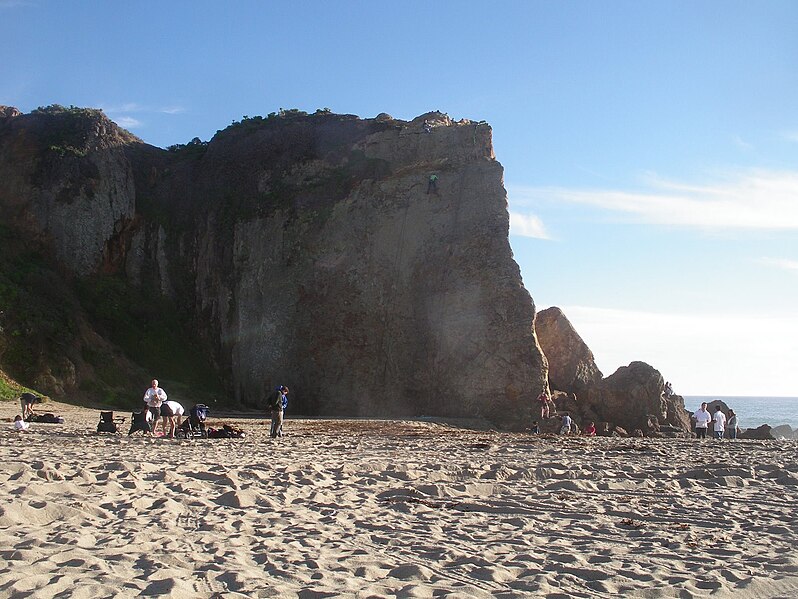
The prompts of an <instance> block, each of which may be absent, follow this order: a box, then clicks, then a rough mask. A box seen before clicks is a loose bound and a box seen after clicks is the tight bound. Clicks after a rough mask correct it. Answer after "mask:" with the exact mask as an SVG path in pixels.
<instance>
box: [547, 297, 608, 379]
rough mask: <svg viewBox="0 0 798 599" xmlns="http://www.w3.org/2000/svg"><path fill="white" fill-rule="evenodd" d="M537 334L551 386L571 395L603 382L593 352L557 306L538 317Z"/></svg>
mask: <svg viewBox="0 0 798 599" xmlns="http://www.w3.org/2000/svg"><path fill="white" fill-rule="evenodd" d="M535 333H536V334H537V337H538V343H539V344H540V348H541V349H542V350H543V354H544V355H545V356H546V359H547V360H548V363H549V384H550V386H551V387H552V388H553V389H559V390H561V391H565V392H567V393H577V394H578V393H581V392H582V391H584V390H585V389H586V388H587V387H588V386H590V385H592V384H594V383H597V382H599V381H601V379H602V374H601V371H600V370H599V369H598V366H596V362H595V360H594V358H593V352H592V351H590V348H589V347H588V346H587V345H586V344H585V342H584V341H583V340H582V337H580V336H579V333H577V332H576V329H574V327H573V325H571V323H570V321H569V320H568V319H567V318H566V317H565V314H563V312H562V310H560V308H557V307H552V308H547V309H546V310H541V311H540V312H538V313H537V315H536V316H535Z"/></svg>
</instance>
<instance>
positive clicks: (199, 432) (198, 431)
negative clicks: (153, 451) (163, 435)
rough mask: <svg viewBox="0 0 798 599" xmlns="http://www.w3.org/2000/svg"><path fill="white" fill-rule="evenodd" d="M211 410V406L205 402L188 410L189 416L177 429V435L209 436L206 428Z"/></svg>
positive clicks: (191, 436)
mask: <svg viewBox="0 0 798 599" xmlns="http://www.w3.org/2000/svg"><path fill="white" fill-rule="evenodd" d="M209 411H210V408H208V406H206V405H205V404H204V403H198V404H195V405H194V406H192V408H191V409H190V410H189V411H188V418H186V419H185V420H184V421H183V424H181V425H180V428H178V429H177V437H178V438H179V439H193V438H195V437H200V438H203V439H204V438H207V437H208V431H207V430H205V420H206V419H207V418H208V412H209Z"/></svg>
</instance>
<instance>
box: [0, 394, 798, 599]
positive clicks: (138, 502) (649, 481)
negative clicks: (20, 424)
mask: <svg viewBox="0 0 798 599" xmlns="http://www.w3.org/2000/svg"><path fill="white" fill-rule="evenodd" d="M39 411H40V412H42V411H51V412H54V413H56V414H59V415H62V416H64V417H65V419H66V422H65V424H63V425H47V424H33V425H32V426H31V430H30V431H29V432H27V433H23V434H20V433H15V432H14V431H13V430H12V427H11V420H12V419H13V416H14V414H16V413H19V405H18V404H17V403H14V402H11V403H8V402H6V403H2V404H0V420H1V421H2V427H1V430H0V482H1V483H2V485H1V488H2V491H1V492H0V596H2V597H37V598H47V597H90V598H92V599H95V598H100V597H135V596H153V595H167V596H170V597H530V596H535V597H551V598H556V597H563V598H565V597H614V596H626V597H709V596H712V597H726V596H729V597H731V596H733V597H795V596H798V551H796V550H797V549H798V520H796V508H798V460H797V459H796V457H797V456H798V452H796V448H798V445H796V442H794V441H789V442H778V441H771V442H766V441H737V442H728V441H726V442H714V441H710V440H707V441H704V442H698V441H685V440H665V439H618V438H606V439H605V438H594V439H584V438H578V437H569V438H563V437H534V436H530V435H526V434H509V433H499V432H493V431H479V430H466V429H462V428H457V427H453V426H450V425H446V424H441V423H432V422H415V421H413V422H408V421H401V422H400V421H375V420H368V421H360V420H310V419H307V420H304V419H290V420H288V421H287V422H286V436H285V437H284V438H282V439H279V440H272V439H269V438H268V426H267V423H266V420H265V419H255V418H240V419H233V418H227V419H224V422H227V423H230V424H235V425H237V426H240V427H241V428H243V429H244V430H245V431H246V434H247V436H246V438H244V439H216V440H214V439H210V440H207V439H198V440H167V439H159V438H143V437H141V436H134V437H131V438H128V437H127V436H126V435H123V436H117V435H97V434H95V433H94V430H95V428H96V424H97V420H98V416H99V412H98V411H97V410H90V409H85V408H78V407H74V406H68V405H64V404H57V403H48V404H46V405H44V406H39ZM118 415H124V416H126V417H128V418H129V416H130V414H129V413H125V412H118ZM215 422H216V423H218V422H220V420H218V419H216V420H215V419H214V418H213V414H212V417H211V422H210V424H211V426H213V425H214V423H215ZM124 432H125V433H126V432H127V429H125V431H124Z"/></svg>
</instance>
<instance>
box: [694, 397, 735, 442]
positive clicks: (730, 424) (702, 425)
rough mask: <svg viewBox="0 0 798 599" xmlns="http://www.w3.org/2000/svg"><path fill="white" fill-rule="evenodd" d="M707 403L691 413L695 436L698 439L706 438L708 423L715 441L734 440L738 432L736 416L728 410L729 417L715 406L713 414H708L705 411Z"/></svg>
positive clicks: (732, 411)
mask: <svg viewBox="0 0 798 599" xmlns="http://www.w3.org/2000/svg"><path fill="white" fill-rule="evenodd" d="M707 405H708V404H707V402H703V403H702V404H701V407H700V408H698V409H697V410H696V411H695V412H694V413H693V419H694V420H695V436H696V437H698V438H699V439H706V438H707V431H708V430H709V425H710V423H711V424H712V433H713V437H714V438H715V439H723V438H724V437H725V438H727V439H736V438H737V431H738V422H737V414H735V413H734V410H732V409H729V416H728V418H727V417H726V414H724V413H723V410H721V408H720V406H715V412H714V414H710V413H709V410H708V409H707Z"/></svg>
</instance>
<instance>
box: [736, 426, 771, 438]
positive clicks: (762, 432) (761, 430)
mask: <svg viewBox="0 0 798 599" xmlns="http://www.w3.org/2000/svg"><path fill="white" fill-rule="evenodd" d="M772 430H773V429H772V428H771V427H770V425H768V424H763V425H762V426H759V427H757V428H747V429H745V430H744V431H742V432H741V433H740V434H739V435H737V438H738V439H754V440H758V441H772V440H773V435H772V434H771V431H772Z"/></svg>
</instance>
